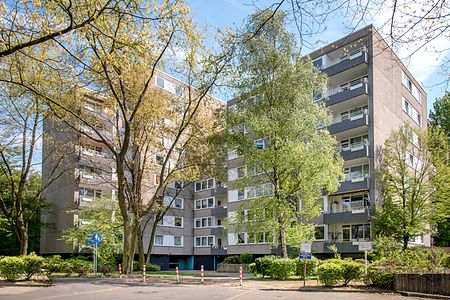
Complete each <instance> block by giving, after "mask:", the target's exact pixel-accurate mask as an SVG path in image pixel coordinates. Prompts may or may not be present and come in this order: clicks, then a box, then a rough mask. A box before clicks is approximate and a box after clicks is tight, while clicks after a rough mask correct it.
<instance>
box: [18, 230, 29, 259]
mask: <svg viewBox="0 0 450 300" xmlns="http://www.w3.org/2000/svg"><path fill="white" fill-rule="evenodd" d="M20 231H21V237H20V255H22V256H26V255H27V254H28V230H27V228H26V227H25V226H22V228H21V229H20Z"/></svg>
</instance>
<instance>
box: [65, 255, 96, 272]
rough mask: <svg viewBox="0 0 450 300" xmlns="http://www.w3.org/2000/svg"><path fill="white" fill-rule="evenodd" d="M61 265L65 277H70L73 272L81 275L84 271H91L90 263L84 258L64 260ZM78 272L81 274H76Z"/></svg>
mask: <svg viewBox="0 0 450 300" xmlns="http://www.w3.org/2000/svg"><path fill="white" fill-rule="evenodd" d="M63 265H64V270H65V272H66V273H67V275H70V274H71V273H72V272H74V271H76V272H77V273H78V274H81V273H83V272H85V270H84V269H89V270H92V262H89V261H87V260H86V259H85V258H84V257H77V258H69V259H66V260H65V261H64V262H63ZM78 270H80V271H81V273H80V272H78Z"/></svg>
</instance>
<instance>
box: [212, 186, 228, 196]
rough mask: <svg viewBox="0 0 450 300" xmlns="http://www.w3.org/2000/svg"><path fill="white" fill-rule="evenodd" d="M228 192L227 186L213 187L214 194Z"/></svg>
mask: <svg viewBox="0 0 450 300" xmlns="http://www.w3.org/2000/svg"><path fill="white" fill-rule="evenodd" d="M226 193H227V188H225V187H216V188H215V189H213V192H212V194H213V196H217V195H222V194H226Z"/></svg>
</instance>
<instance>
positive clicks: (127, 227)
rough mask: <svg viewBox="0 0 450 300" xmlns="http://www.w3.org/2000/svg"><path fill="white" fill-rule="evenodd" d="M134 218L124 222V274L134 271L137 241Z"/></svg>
mask: <svg viewBox="0 0 450 300" xmlns="http://www.w3.org/2000/svg"><path fill="white" fill-rule="evenodd" d="M133 223H134V222H133V221H132V220H128V221H127V222H124V231H123V233H124V237H123V239H124V245H123V258H122V264H123V272H124V274H131V273H132V272H133V260H134V252H135V243H136V233H137V232H136V229H135V226H134V224H133Z"/></svg>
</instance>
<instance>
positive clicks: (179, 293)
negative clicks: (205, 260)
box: [0, 279, 421, 300]
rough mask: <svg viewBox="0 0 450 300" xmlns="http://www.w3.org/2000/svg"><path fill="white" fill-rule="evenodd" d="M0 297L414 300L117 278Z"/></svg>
mask: <svg viewBox="0 0 450 300" xmlns="http://www.w3.org/2000/svg"><path fill="white" fill-rule="evenodd" d="M0 299H1V300H18V299H21V300H22V299H23V300H44V299H45V300H46V299H54V300H58V299H61V300H90V299H95V300H115V299H145V300H147V299H152V300H153V299H155V300H156V299H164V300H169V299H170V300H172V299H183V300H186V299H207V300H213V299H224V300H225V299H228V300H235V299H236V300H241V299H249V300H250V299H256V300H265V299H305V300H313V299H314V300H315V299H317V300H322V299H323V300H325V299H326V300H349V299H351V300H375V299H383V300H384V299H386V300H417V299H421V298H414V297H403V296H400V295H395V294H369V293H366V294H363V293H332V292H304V291H303V292H302V291H297V290H292V289H291V290H289V289H288V290H286V289H279V288H276V287H275V288H274V287H271V286H268V285H266V286H264V285H263V286H261V285H257V286H252V285H251V284H245V285H244V287H239V286H238V285H237V284H236V283H233V284H220V285H216V284H214V285H211V284H207V285H199V284H196V285H185V284H182V285H175V284H167V283H159V284H158V283H147V284H142V283H137V282H129V283H124V282H123V281H119V280H113V279H111V280H107V279H106V280H92V279H91V280H60V281H56V282H55V283H54V285H53V286H51V287H17V286H14V287H0Z"/></svg>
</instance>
